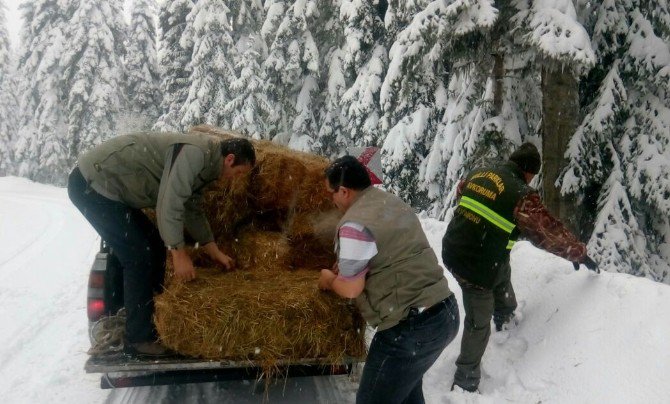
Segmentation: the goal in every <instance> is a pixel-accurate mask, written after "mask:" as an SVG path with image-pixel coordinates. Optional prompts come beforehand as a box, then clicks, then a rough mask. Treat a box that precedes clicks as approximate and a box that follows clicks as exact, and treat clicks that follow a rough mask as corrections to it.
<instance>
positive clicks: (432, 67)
mask: <svg viewBox="0 0 670 404" xmlns="http://www.w3.org/2000/svg"><path fill="white" fill-rule="evenodd" d="M492 3H493V2H492V1H488V0H480V1H468V0H454V1H449V2H442V1H434V2H432V3H430V4H428V5H427V6H425V7H423V9H422V10H421V11H419V12H418V13H416V14H415V15H414V17H413V19H412V20H411V23H409V25H407V26H406V27H405V28H404V29H402V30H401V31H400V32H399V33H398V35H397V38H396V39H395V42H394V43H393V45H392V47H391V50H390V52H389V55H390V64H389V67H388V72H387V74H386V77H385V78H384V82H383V85H382V88H381V91H380V104H381V109H382V112H383V116H382V122H381V130H382V131H388V135H387V137H386V140H385V142H384V147H383V161H384V166H385V173H384V174H385V175H384V181H385V185H386V186H387V187H388V188H389V189H391V190H392V191H394V192H396V193H398V194H399V195H400V196H401V197H402V198H404V199H405V200H407V201H408V202H410V203H411V204H412V205H413V206H414V207H415V208H417V209H425V208H428V207H429V204H430V202H431V201H430V199H429V197H428V188H431V194H432V195H434V196H437V195H436V194H435V193H434V192H435V190H436V187H434V186H432V187H431V186H430V185H426V184H425V183H422V182H420V180H421V179H422V178H426V177H425V174H426V173H427V172H428V171H430V170H426V164H427V163H428V160H427V157H428V153H429V150H430V147H431V146H433V147H434V146H435V143H434V140H435V138H436V133H437V130H438V129H439V128H440V127H442V128H445V127H446V126H440V122H441V120H442V117H443V115H444V113H445V111H446V107H447V105H446V102H447V98H448V97H447V86H448V80H449V76H450V74H451V65H452V64H451V63H446V64H445V61H446V60H449V59H447V58H448V57H449V58H454V59H456V58H458V57H460V56H462V54H461V55H458V53H459V47H460V46H461V43H462V42H463V41H465V42H470V38H471V36H473V35H474V36H476V35H480V34H481V33H484V32H487V31H489V30H490V29H491V27H493V24H494V23H495V21H496V18H497V13H498V12H497V10H496V9H495V8H494V7H493V5H492ZM413 4H414V6H416V4H418V3H413ZM406 7H413V6H412V4H409V3H407V4H403V3H402V2H390V4H389V10H388V11H387V15H386V24H387V28H388V29H389V31H391V32H393V30H395V29H396V28H393V27H392V26H391V25H393V26H395V27H399V28H398V29H401V28H402V26H403V23H402V21H404V20H406V19H407V17H402V18H401V17H400V16H402V15H404V14H402V13H400V10H404V9H406ZM447 55H448V56H447ZM465 69H466V70H468V69H467V68H465ZM469 71H470V72H474V71H475V70H469ZM480 79H481V78H480ZM485 80H486V79H485V78H484V81H485ZM419 128H422V130H421V132H420V133H419V132H418V130H419ZM441 138H442V139H445V138H446V137H444V136H443V137H441ZM408 144H412V145H415V146H416V147H415V148H410V149H406V148H403V147H404V145H408ZM446 154H448V153H446ZM446 154H445V153H442V152H440V153H438V154H435V155H434V156H433V159H432V162H431V164H432V167H434V166H435V165H436V164H438V163H437V160H439V159H438V158H437V157H438V156H442V157H446ZM435 174H436V171H435V170H432V171H431V173H430V177H431V179H435V178H436V177H435ZM433 184H434V182H433ZM436 210H440V208H436V209H432V211H436Z"/></svg>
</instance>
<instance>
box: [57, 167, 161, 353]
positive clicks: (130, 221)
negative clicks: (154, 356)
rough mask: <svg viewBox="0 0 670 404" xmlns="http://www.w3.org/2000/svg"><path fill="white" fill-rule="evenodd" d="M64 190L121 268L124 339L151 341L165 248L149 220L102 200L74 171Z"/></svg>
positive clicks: (136, 210) (109, 200)
mask: <svg viewBox="0 0 670 404" xmlns="http://www.w3.org/2000/svg"><path fill="white" fill-rule="evenodd" d="M67 191H68V196H69V197H70V200H71V201H72V203H73V204H74V206H76V207H77V209H79V211H80V212H81V213H82V214H83V215H84V217H85V218H86V220H88V222H89V223H90V224H91V226H93V228H94V229H95V230H96V231H97V232H98V234H100V236H101V237H102V239H103V240H105V242H107V244H108V245H109V246H110V247H111V248H112V250H113V251H114V255H115V256H116V258H117V259H118V260H119V262H120V263H121V266H123V301H124V306H125V308H126V335H125V337H126V340H127V341H128V342H130V343H136V342H147V341H153V340H155V339H156V337H157V333H156V330H155V328H154V326H153V322H152V316H153V313H154V301H153V297H154V294H156V293H160V292H161V291H162V286H163V280H164V278H165V258H166V257H165V256H166V251H165V245H164V243H163V241H162V239H161V237H160V235H159V233H158V229H157V228H156V226H154V224H153V223H151V221H150V220H149V218H148V217H147V216H146V215H145V214H144V213H142V211H141V210H139V209H134V208H131V207H130V206H128V205H125V204H123V203H121V202H116V201H113V200H111V199H108V198H105V197H104V196H102V195H100V194H98V193H97V192H95V191H94V190H93V189H91V188H90V187H89V186H88V184H87V183H86V180H85V179H84V177H83V176H82V175H81V172H80V171H79V168H75V169H74V170H73V171H72V173H71V174H70V177H69V179H68V184H67Z"/></svg>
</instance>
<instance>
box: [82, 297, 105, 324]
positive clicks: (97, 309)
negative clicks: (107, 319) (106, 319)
mask: <svg viewBox="0 0 670 404" xmlns="http://www.w3.org/2000/svg"><path fill="white" fill-rule="evenodd" d="M86 312H87V314H88V319H89V320H90V321H98V320H100V318H101V317H102V316H103V315H104V314H105V301H104V300H102V299H90V298H89V299H88V304H87V305H86Z"/></svg>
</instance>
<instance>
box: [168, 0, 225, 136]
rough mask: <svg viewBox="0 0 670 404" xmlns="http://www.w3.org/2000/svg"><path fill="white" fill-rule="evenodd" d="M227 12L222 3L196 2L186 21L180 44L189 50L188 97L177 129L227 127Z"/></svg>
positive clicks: (201, 0)
mask: <svg viewBox="0 0 670 404" xmlns="http://www.w3.org/2000/svg"><path fill="white" fill-rule="evenodd" d="M230 17H231V16H230V8H228V6H227V2H226V1H223V0H200V1H198V2H197V3H196V4H195V6H194V7H193V9H192V10H191V12H190V13H189V15H188V16H187V17H186V28H185V30H184V33H183V35H182V38H181V41H180V44H181V47H182V48H184V49H190V48H192V49H193V54H192V56H191V61H190V62H189V71H190V72H191V76H190V78H189V82H190V83H191V85H190V88H189V92H188V97H187V98H186V101H185V102H184V104H183V105H182V107H181V112H180V115H181V116H182V119H181V126H182V127H186V128H187V127H190V126H194V125H198V124H201V123H207V124H211V125H216V126H223V127H229V126H230V123H229V122H228V119H227V118H228V117H227V115H226V114H224V108H225V106H226V104H227V103H228V102H229V101H230V98H231V94H230V81H231V80H232V79H233V78H234V77H235V59H236V58H237V54H236V50H235V47H234V45H235V42H234V39H233V36H232V26H231V24H230V19H231V18H230Z"/></svg>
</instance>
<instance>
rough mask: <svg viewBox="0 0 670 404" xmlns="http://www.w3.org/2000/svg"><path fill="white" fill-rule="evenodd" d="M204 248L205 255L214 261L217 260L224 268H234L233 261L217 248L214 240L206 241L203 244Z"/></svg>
mask: <svg viewBox="0 0 670 404" xmlns="http://www.w3.org/2000/svg"><path fill="white" fill-rule="evenodd" d="M203 248H204V249H205V252H207V255H209V256H210V257H211V258H212V259H213V260H214V261H216V262H218V263H219V264H221V265H223V267H224V268H226V269H227V270H229V271H230V270H232V269H235V261H234V260H233V259H232V258H230V257H229V256H227V255H226V254H224V253H223V252H221V250H219V247H218V246H217V245H216V243H215V242H213V241H212V242H210V243H207V244H205V245H204V246H203Z"/></svg>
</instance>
